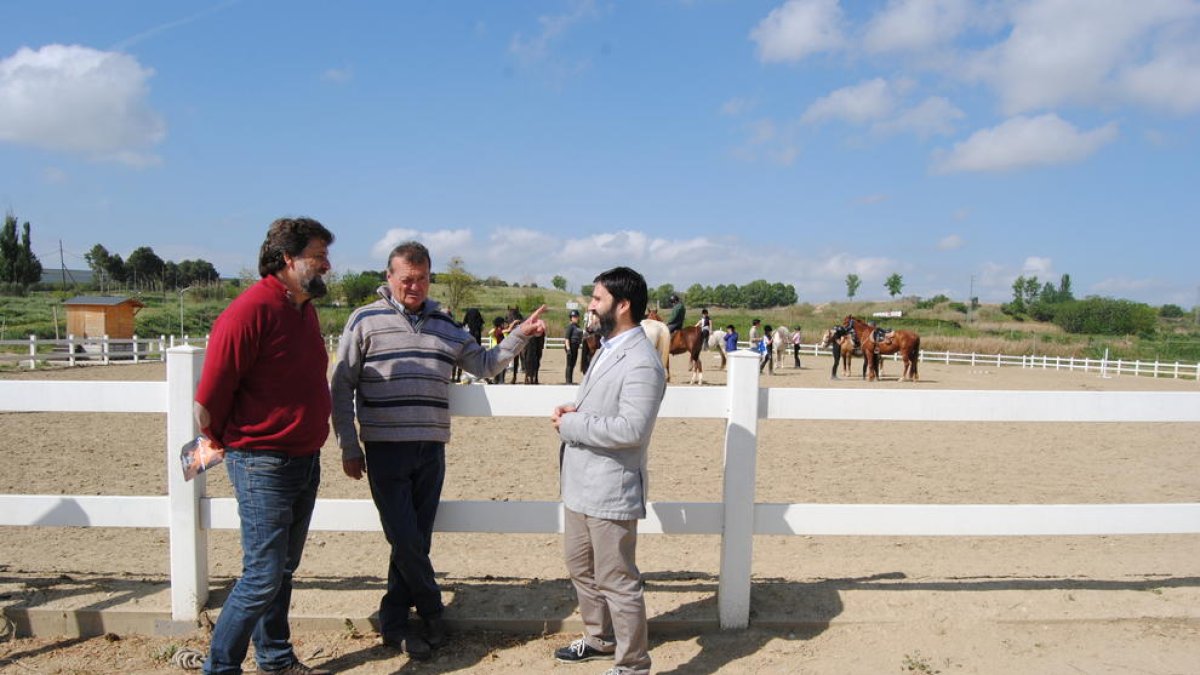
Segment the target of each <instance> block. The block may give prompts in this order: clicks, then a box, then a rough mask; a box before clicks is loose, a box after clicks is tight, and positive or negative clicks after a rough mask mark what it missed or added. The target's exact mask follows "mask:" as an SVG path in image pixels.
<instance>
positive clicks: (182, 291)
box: [179, 286, 196, 340]
mask: <svg viewBox="0 0 1200 675" xmlns="http://www.w3.org/2000/svg"><path fill="white" fill-rule="evenodd" d="M193 288H196V286H188V287H186V288H181V289H179V339H181V340H182V339H183V294H184V293H187V292H188V291H190V290H192V289H193Z"/></svg>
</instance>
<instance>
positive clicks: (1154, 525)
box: [0, 347, 1200, 628]
mask: <svg viewBox="0 0 1200 675" xmlns="http://www.w3.org/2000/svg"><path fill="white" fill-rule="evenodd" d="M203 354H204V352H203V350H201V349H198V348H196V347H176V348H173V349H170V350H168V357H167V379H166V381H165V382H163V381H159V382H65V381H20V382H4V381H0V410H10V411H60V412H77V411H94V412H114V413H120V412H155V413H161V412H166V413H167V444H166V446H167V447H166V471H167V476H168V480H167V490H168V494H167V495H166V496H61V495H0V525H9V526H14V525H15V526H84V527H165V528H168V529H169V530H170V542H171V544H170V558H171V560H170V567H171V603H172V616H173V618H174V619H175V620H177V621H184V622H194V621H195V620H196V619H197V617H198V614H199V611H200V610H201V609H202V608H203V607H204V604H205V603H206V601H207V596H208V578H209V576H208V575H209V568H208V559H207V556H208V543H207V533H208V530H210V529H236V528H237V527H238V516H237V505H236V501H235V500H234V499H232V498H210V497H207V496H206V495H205V480H204V477H203V475H202V476H201V477H199V478H197V479H196V480H194V481H191V482H185V481H184V480H183V476H182V472H181V470H180V466H179V457H178V453H179V448H180V447H181V446H182V445H183V444H184V443H185V442H186V441H187V440H189V439H191V438H192V437H194V435H195V433H196V430H195V427H194V424H193V421H192V414H191V411H192V398H193V393H194V391H195V386H196V383H197V382H198V379H199V374H200V369H201V365H202V362H203ZM729 361H730V363H729V380H728V382H729V383H728V384H727V385H726V386H723V387H704V388H695V387H668V389H667V394H666V397H665V398H664V399H663V405H662V409H661V411H660V417H665V418H672V417H674V418H722V419H725V420H727V423H726V434H725V444H724V478H723V496H722V501H720V502H652V503H650V504H649V505H648V511H649V513H648V516H647V518H646V520H645V521H643V522H642V524H641V526H640V530H641V531H642V532H643V533H646V534H720V535H722V543H721V569H720V582H719V591H718V613H719V619H720V624H721V626H723V627H726V628H737V627H745V626H746V625H747V624H748V621H749V613H750V577H751V552H752V546H753V535H755V534H775V535H779V534H785V535H788V534H790V535H891V536H896V535H922V536H929V535H946V536H994V535H1081V534H1151V533H1159V534H1167V533H1169V534H1178V533H1185V534H1186V533H1200V504H1081V505H1070V504H1067V505H1062V504H1055V505H959V504H953V505H949V504H948V505H895V504H888V505H874V504H762V503H755V501H754V484H755V464H756V454H757V445H758V420H760V419H794V420H821V419H825V420H828V419H834V420H911V421H977V422H991V421H1014V422H1200V392H1195V393H1193V392H1079V391H953V390H924V391H923V390H919V389H918V390H897V389H800V388H783V389H780V388H775V389H761V388H759V386H758V368H757V358H756V355H755V354H753V353H751V352H735V353H733V354H730V355H729ZM574 390H575V389H574V387H567V386H543V387H488V386H469V387H452V388H451V411H452V412H453V413H454V414H455V415H460V416H489V417H507V416H517V417H539V418H540V417H544V416H545V413H546V411H547V410H550V409H551V408H552V407H553V406H554V405H557V404H558V403H560V402H561V401H563V400H567V399H569V398H570V397H571V395H572V394H573V393H574ZM435 527H436V528H437V529H438V531H442V532H501V533H505V532H512V533H556V532H561V531H562V513H561V504H560V503H559V502H491V501H488V502H479V501H447V502H443V503H442V505H441V507H440V509H439V512H438V517H437V522H436V524H435ZM311 529H313V530H334V531H351V530H378V529H379V525H378V518H377V517H376V513H375V506H374V504H373V503H372V502H371V500H367V499H321V500H318V503H317V508H316V511H315V513H314V515H313V520H312V527H311Z"/></svg>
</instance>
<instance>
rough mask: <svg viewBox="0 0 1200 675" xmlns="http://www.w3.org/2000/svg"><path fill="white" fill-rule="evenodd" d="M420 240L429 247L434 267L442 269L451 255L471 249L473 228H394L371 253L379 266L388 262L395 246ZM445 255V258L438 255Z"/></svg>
mask: <svg viewBox="0 0 1200 675" xmlns="http://www.w3.org/2000/svg"><path fill="white" fill-rule="evenodd" d="M412 240H415V241H419V242H421V243H422V244H425V247H426V248H428V249H429V254H430V257H432V258H433V265H434V269H435V270H436V269H441V268H442V267H444V266H445V264H446V262H447V261H449V260H450V257H451V256H455V255H460V254H459V253H456V251H459V250H464V249H469V248H470V247H471V245H472V236H471V230H469V229H460V230H432V231H428V232H424V231H421V230H413V229H407V228H394V229H391V230H388V231H387V232H385V233H384V235H383V237H382V238H380V240H379V241H377V242H375V245H374V246H372V247H371V255H372V256H373V257H374V258H375V259H377V260H379V261H380V262H379V268H380V269H383V267H385V266H386V264H387V257H388V254H389V253H391V252H392V249H393V248H396V246H398V245H400V244H402V243H404V242H406V241H412ZM439 255H444V256H445V259H441V258H439V257H438V256H439Z"/></svg>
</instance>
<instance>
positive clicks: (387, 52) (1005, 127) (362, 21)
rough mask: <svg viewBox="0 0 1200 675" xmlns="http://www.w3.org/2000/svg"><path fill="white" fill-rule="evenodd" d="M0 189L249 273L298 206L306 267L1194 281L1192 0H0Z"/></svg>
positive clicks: (866, 285)
mask: <svg viewBox="0 0 1200 675" xmlns="http://www.w3.org/2000/svg"><path fill="white" fill-rule="evenodd" d="M0 17H2V18H3V25H4V30H3V31H0V206H2V207H3V208H4V209H6V210H10V211H12V212H14V213H15V214H16V215H17V216H18V218H19V219H20V220H21V221H22V222H24V221H26V220H28V221H29V222H31V223H32V226H33V243H34V251H35V252H36V253H37V254H38V255H39V257H40V259H41V260H42V263H43V265H45V266H46V267H57V266H58V265H59V242H60V241H61V244H62V250H63V252H64V257H65V262H66V264H67V266H68V267H85V266H86V263H85V262H84V260H83V254H84V253H85V252H86V251H87V250H89V249H90V248H91V247H92V245H93V244H96V243H101V244H104V245H105V247H107V248H108V249H109V250H110V251H111V252H113V253H119V254H121V255H123V256H128V254H129V253H130V252H131V251H132V250H133V249H134V248H136V247H138V246H142V245H149V246H152V247H153V248H154V250H155V251H156V252H157V253H158V254H159V255H160V256H162V257H163V258H166V259H170V260H177V261H178V260H183V259H188V258H203V259H205V260H208V261H210V262H212V263H213V264H214V265H216V266H217V269H218V270H219V271H220V272H221V273H222V274H223V275H226V276H235V275H237V274H238V273H239V272H240V271H241V270H243V269H254V268H255V266H256V256H257V250H258V246H259V244H260V243H261V241H262V236H263V233H264V232H265V229H266V226H267V225H268V224H269V223H270V222H271V221H272V220H273V219H275V218H276V217H279V216H282V215H307V216H311V217H315V218H317V219H319V220H321V221H322V222H323V223H325V224H326V225H327V226H328V227H330V229H332V230H333V231H334V232H335V234H336V235H337V242H336V243H335V245H334V247H333V249H332V259H333V263H334V265H335V267H336V268H337V271H339V272H347V271H361V270H365V269H380V268H382V266H383V263H384V260H385V258H386V253H387V251H388V250H389V249H390V248H391V246H393V245H394V244H396V243H398V242H399V241H402V240H404V239H407V238H418V239H420V240H422V241H424V242H425V243H426V244H428V245H429V246H430V248H431V250H432V253H433V256H434V267H435V269H441V268H443V267H444V265H445V263H446V262H447V261H448V260H449V259H450V258H451V257H452V256H459V257H461V258H462V259H463V261H464V263H465V265H466V267H467V269H468V270H470V271H472V272H473V273H475V274H477V275H480V276H488V275H497V276H500V277H501V278H504V279H507V280H509V281H515V282H521V283H529V282H537V283H539V284H543V285H549V282H550V279H551V278H552V277H553V276H554V275H556V274H561V275H563V276H565V277H566V278H567V279H568V280H569V282H570V287H571V288H572V289H578V287H579V286H580V285H581V284H584V283H587V282H588V281H590V279H591V278H592V277H593V276H594V275H595V274H596V273H597V272H598V271H600V270H602V269H606V268H608V267H611V266H613V265H618V264H624V265H629V266H632V267H634V268H636V269H638V270H640V271H642V272H643V273H644V274H645V275H646V277H647V280H648V281H649V282H650V283H651V285H653V286H657V285H660V284H663V283H672V284H674V285H675V286H676V287H677V288H680V289H686V288H687V287H688V286H689V285H691V284H693V283H701V284H705V285H716V284H720V283H736V284H744V283H746V282H749V281H752V280H754V279H759V278H763V279H767V280H769V281H772V282H774V281H782V282H785V283H790V284H793V285H794V286H795V287H796V290H797V293H798V294H799V296H800V299H801V301H807V302H816V303H819V302H824V301H829V300H839V299H844V298H845V296H846V289H845V278H846V276H847V275H848V274H857V275H859V277H861V278H862V280H863V285H862V288H861V289H860V291H859V293H858V297H859V298H865V299H884V298H886V297H887V291H886V289H885V288H884V285H883V283H884V280H885V279H886V278H887V277H888V276H889V275H891V274H892V273H899V274H901V275H902V276H903V279H904V294H905V295H910V294H916V295H920V296H923V297H930V296H932V295H935V294H938V293H945V294H946V295H949V296H951V297H954V298H956V299H965V298H966V297H967V295H968V292H969V291H970V290H971V289H972V288H973V289H974V291H975V293H976V295H978V296H979V297H980V299H981V300H982V301H984V302H1000V301H1006V300H1008V299H1010V297H1011V293H1012V291H1011V285H1012V281H1013V279H1014V278H1016V277H1017V276H1018V275H1024V276H1027V277H1028V276H1034V275H1035V276H1037V277H1038V278H1039V279H1040V280H1042V281H1053V282H1055V283H1057V282H1058V280H1059V278H1060V276H1061V275H1062V274H1070V275H1071V280H1072V287H1073V290H1074V292H1075V294H1076V295H1077V296H1084V295H1092V294H1096V295H1105V296H1111V297H1121V298H1129V299H1134V300H1139V301H1145V302H1149V303H1152V304H1162V303H1175V304H1179V305H1181V306H1183V307H1185V308H1186V307H1191V306H1193V305H1195V304H1197V302H1198V300H1200V274H1198V273H1197V271H1196V270H1197V269H1198V265H1197V262H1196V260H1197V257H1198V256H1200V227H1198V224H1200V223H1198V220H1200V217H1198V215H1197V214H1200V197H1198V194H1200V0H1138V1H1137V2H1133V1H1131V0H1020V1H1018V0H1012V1H1009V0H995V1H990V0H887V1H879V2H867V1H862V2H858V1H856V2H849V1H846V2H838V1H837V0H789V1H787V2H781V1H779V0H776V1H774V2H756V1H752V0H691V1H683V0H676V1H671V0H641V1H636V2H635V1H629V2H615V1H610V2H602V1H599V0H595V1H586V0H543V1H531V2H493V1H478V2H415V1H414V2H367V1H363V2H352V3H326V2H282V1H279V2H277V1H274V0H241V1H238V0H231V1H227V2H217V3H183V2H159V1H157V0H144V1H133V0H110V1H106V2H66V1H64V2H23V3H5V5H4V7H3V9H0Z"/></svg>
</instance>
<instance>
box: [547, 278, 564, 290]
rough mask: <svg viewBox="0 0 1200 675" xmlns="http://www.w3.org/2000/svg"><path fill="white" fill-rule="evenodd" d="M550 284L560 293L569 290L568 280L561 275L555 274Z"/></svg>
mask: <svg viewBox="0 0 1200 675" xmlns="http://www.w3.org/2000/svg"><path fill="white" fill-rule="evenodd" d="M550 284H551V285H552V286H554V287H555V288H557V289H558V290H560V291H565V290H567V278H566V277H564V276H563V275H561V274H555V275H554V278H553V279H551V280H550Z"/></svg>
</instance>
